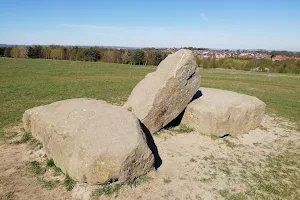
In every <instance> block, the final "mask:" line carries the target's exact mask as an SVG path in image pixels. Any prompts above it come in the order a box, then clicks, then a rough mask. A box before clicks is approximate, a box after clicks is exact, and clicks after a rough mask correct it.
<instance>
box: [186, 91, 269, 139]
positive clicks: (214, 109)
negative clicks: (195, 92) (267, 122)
mask: <svg viewBox="0 0 300 200" xmlns="http://www.w3.org/2000/svg"><path fill="white" fill-rule="evenodd" d="M201 92H202V94H203V96H202V97H200V98H198V99H196V100H194V101H193V102H191V103H190V104H189V105H188V106H187V108H186V110H185V113H184V115H183V118H182V123H183V124H185V125H187V126H189V127H191V128H193V129H194V130H196V131H198V132H201V133H204V134H207V135H215V136H224V135H226V134H230V135H239V134H243V133H246V132H248V131H249V130H251V129H255V128H257V127H258V126H259V125H260V123H261V121H262V118H263V116H264V113H265V108H266V104H265V103H264V102H262V101H261V100H259V99H258V98H256V97H253V96H249V95H244V94H239V93H236V92H231V91H226V90H219V89H213V88H201Z"/></svg>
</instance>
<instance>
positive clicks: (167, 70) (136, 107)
mask: <svg viewBox="0 0 300 200" xmlns="http://www.w3.org/2000/svg"><path fill="white" fill-rule="evenodd" d="M199 87H200V75H199V69H198V66H197V64H196V60H195V58H194V55H193V52H192V51H190V50H184V49H182V50H179V51H177V52H176V53H173V54H170V55H169V56H168V57H167V58H166V59H165V60H163V61H162V62H161V63H160V64H159V66H158V67H157V70H156V71H155V72H153V73H149V74H148V75H147V76H146V77H145V78H144V79H143V80H142V81H140V82H139V83H138V84H137V85H136V86H135V88H134V89H133V90H132V92H131V94H130V96H129V98H128V101H127V102H126V103H125V105H124V107H125V108H126V109H128V110H130V111H132V112H133V113H134V114H135V115H136V116H137V118H139V119H140V120H141V122H142V123H143V124H144V125H145V126H146V127H147V128H148V129H149V131H150V132H151V133H156V132H157V131H159V130H160V129H161V128H163V127H164V126H166V125H167V124H168V123H169V122H171V121H172V120H173V119H175V118H176V117H177V116H178V115H179V114H180V113H181V112H182V111H183V110H184V109H185V108H186V106H187V104H188V103H189V102H190V101H191V99H192V98H193V96H194V94H195V93H196V92H197V90H198V88H199Z"/></svg>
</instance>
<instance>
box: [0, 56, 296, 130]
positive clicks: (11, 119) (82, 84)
mask: <svg viewBox="0 0 300 200" xmlns="http://www.w3.org/2000/svg"><path fill="white" fill-rule="evenodd" d="M155 69H156V67H146V66H131V65H120V64H107V63H95V62H74V61H58V60H31V59H8V58H0V129H2V128H4V127H6V126H9V125H13V124H16V123H19V122H21V118H22V114H23V112H24V111H25V110H26V109H28V108H31V107H34V106H38V105H42V104H47V103H50V102H54V101H57V100H62V99H68V98H78V97H89V98H97V99H103V100H106V101H108V102H111V103H120V102H124V101H125V100H126V98H127V97H128V95H129V94H130V92H131V90H132V89H133V87H134V86H135V85H136V84H137V83H138V82H139V81H140V80H141V79H143V77H144V76H145V75H146V74H147V73H149V72H152V71H154V70H155ZM201 77H202V80H201V81H202V84H201V86H205V87H214V88H221V89H227V90H232V91H237V92H241V93H245V94H250V95H253V96H257V97H258V98H260V99H261V100H263V101H264V102H265V103H266V104H267V112H268V113H270V114H276V115H277V116H281V117H283V118H286V119H289V120H291V121H292V122H295V123H296V125H297V129H298V130H299V127H300V76H296V75H294V76H282V75H280V74H262V73H248V72H242V71H232V70H209V69H206V70H201ZM220 101H221V99H220Z"/></svg>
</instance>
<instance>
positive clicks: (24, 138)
mask: <svg viewBox="0 0 300 200" xmlns="http://www.w3.org/2000/svg"><path fill="white" fill-rule="evenodd" d="M31 138H32V136H31V134H30V133H27V132H25V133H24V134H23V135H22V138H21V139H20V140H19V141H16V142H14V143H15V144H23V143H26V142H28V141H29V140H30V139H31Z"/></svg>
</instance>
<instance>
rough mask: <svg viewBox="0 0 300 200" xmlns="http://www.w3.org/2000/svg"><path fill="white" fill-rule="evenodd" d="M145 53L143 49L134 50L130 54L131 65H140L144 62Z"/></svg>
mask: <svg viewBox="0 0 300 200" xmlns="http://www.w3.org/2000/svg"><path fill="white" fill-rule="evenodd" d="M144 57H145V53H144V51H143V50H140V49H139V50H134V51H133V52H132V56H131V63H132V64H133V65H142V64H143V62H144Z"/></svg>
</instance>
